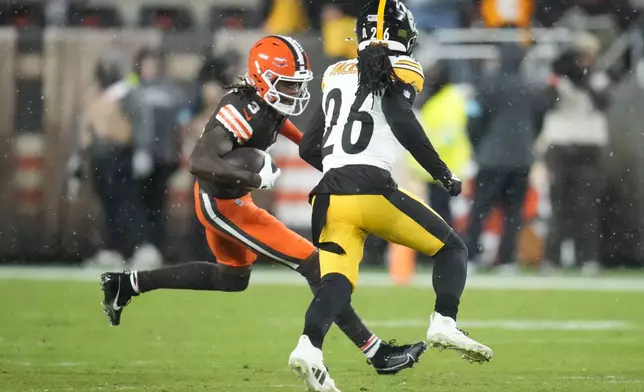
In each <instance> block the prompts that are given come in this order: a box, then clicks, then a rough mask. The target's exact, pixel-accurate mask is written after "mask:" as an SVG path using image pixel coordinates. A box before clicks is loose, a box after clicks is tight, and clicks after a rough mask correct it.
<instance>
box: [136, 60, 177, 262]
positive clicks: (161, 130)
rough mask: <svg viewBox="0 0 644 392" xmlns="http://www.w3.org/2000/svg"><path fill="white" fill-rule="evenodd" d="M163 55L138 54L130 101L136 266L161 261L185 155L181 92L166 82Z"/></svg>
mask: <svg viewBox="0 0 644 392" xmlns="http://www.w3.org/2000/svg"><path fill="white" fill-rule="evenodd" d="M164 60H165V59H164V56H163V54H162V53H161V52H160V51H158V50H156V49H151V48H144V49H142V50H141V51H140V52H139V53H138V54H137V56H136V59H135V63H134V69H135V81H136V82H135V83H136V87H135V89H134V91H133V92H132V94H130V96H129V97H128V99H127V100H126V105H127V111H128V114H129V116H130V117H131V118H132V126H133V131H134V148H135V149H134V155H133V158H132V169H133V174H134V178H135V179H136V180H137V190H138V194H139V199H140V204H141V208H143V211H144V216H145V220H144V224H143V226H142V227H141V235H142V238H143V241H144V243H143V244H142V245H141V246H139V247H138V248H137V249H136V251H135V253H134V255H133V256H132V260H131V262H132V266H133V268H152V267H157V266H160V265H161V264H162V263H163V256H162V253H161V252H162V251H163V250H164V240H165V221H166V215H165V213H166V200H167V196H168V181H169V179H170V177H171V175H172V174H173V173H174V172H175V171H176V170H177V169H178V167H179V160H180V154H181V143H182V141H181V130H180V125H179V120H180V113H181V109H182V106H183V105H184V102H185V100H184V97H183V94H182V92H181V90H180V89H179V88H178V87H177V86H175V85H174V84H172V83H171V82H170V81H169V80H167V79H166V78H165V74H164V72H165V61H164Z"/></svg>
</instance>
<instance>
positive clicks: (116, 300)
mask: <svg viewBox="0 0 644 392" xmlns="http://www.w3.org/2000/svg"><path fill="white" fill-rule="evenodd" d="M119 294H121V279H119V289H118V290H116V297H114V302H112V309H114V310H120V309H121V307H120V306H118V304H117V302H118V300H119Z"/></svg>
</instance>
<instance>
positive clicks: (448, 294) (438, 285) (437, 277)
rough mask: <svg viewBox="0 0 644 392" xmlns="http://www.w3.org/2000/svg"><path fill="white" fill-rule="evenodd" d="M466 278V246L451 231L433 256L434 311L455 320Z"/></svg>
mask: <svg viewBox="0 0 644 392" xmlns="http://www.w3.org/2000/svg"><path fill="white" fill-rule="evenodd" d="M466 279H467V247H466V246H465V243H464V242H463V240H462V239H461V238H460V237H459V236H458V235H457V234H456V233H452V234H451V235H450V236H449V238H448V239H447V241H446V242H445V246H443V248H442V249H441V250H440V251H439V252H438V253H437V254H436V255H435V256H434V271H433V276H432V283H433V285H434V291H435V292H436V304H435V306H434V310H435V311H436V312H438V313H440V314H441V315H443V316H446V317H451V318H453V319H454V320H456V315H457V314H458V305H459V303H460V300H461V295H462V294H463V289H465V280H466Z"/></svg>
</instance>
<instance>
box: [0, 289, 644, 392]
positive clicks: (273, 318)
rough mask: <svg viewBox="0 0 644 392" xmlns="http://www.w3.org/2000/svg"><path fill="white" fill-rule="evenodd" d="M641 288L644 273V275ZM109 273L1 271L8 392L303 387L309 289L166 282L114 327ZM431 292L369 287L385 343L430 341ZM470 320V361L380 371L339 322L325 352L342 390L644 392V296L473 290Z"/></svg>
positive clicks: (369, 316) (363, 303)
mask: <svg viewBox="0 0 644 392" xmlns="http://www.w3.org/2000/svg"><path fill="white" fill-rule="evenodd" d="M643 284H644V280H643ZM101 294H102V293H101V291H100V288H99V285H98V283H89V282H59V281H30V280H0V298H1V299H2V312H1V313H0V391H2V392H10V391H11V392H13V391H21V392H22V391H34V392H35V391H39V392H41V391H42V392H44V391H50V392H58V391H168V392H174V391H177V392H189V391H227V392H233V391H238V392H252V391H302V390H303V389H304V387H303V384H302V383H301V382H300V381H299V380H298V379H296V378H295V377H294V376H293V375H292V374H291V372H290V371H289V369H288V367H287V366H286V362H287V358H288V355H289V353H290V351H291V350H292V349H293V348H294V346H295V344H296V342H297V339H298V337H299V335H300V332H301V328H302V317H303V313H304V311H305V309H306V307H307V305H308V303H309V301H310V298H311V297H310V294H309V292H308V290H307V289H306V288H305V287H302V286H288V285H282V286H271V285H255V286H252V287H251V288H250V289H249V290H248V291H246V292H244V293H241V294H223V293H204V292H179V291H174V292H156V293H150V294H146V295H144V296H142V297H139V298H135V300H134V301H133V303H132V304H131V305H130V306H129V307H128V308H127V309H126V311H125V312H124V314H123V323H122V325H121V326H120V327H109V326H108V325H107V320H106V318H105V317H104V316H103V314H102V312H101V307H100V304H99V303H100V301H101ZM433 299H434V295H433V291H432V290H431V289H429V288H395V287H366V286H365V287H359V289H358V291H357V292H356V293H355V296H354V302H353V303H354V305H355V306H356V308H357V309H358V312H359V313H361V314H362V316H363V317H364V318H365V319H366V320H368V321H369V322H370V324H371V326H372V327H373V329H374V331H375V332H377V333H378V334H379V335H380V336H381V337H382V338H383V339H391V338H396V339H398V340H399V341H416V340H421V339H423V338H424V335H425V331H426V328H427V324H426V322H427V318H428V316H429V314H430V312H431V310H432V304H433ZM460 320H461V321H462V322H463V325H464V327H465V329H467V330H468V331H469V332H470V334H471V336H473V337H474V338H476V339H479V340H481V341H482V342H485V343H486V344H488V345H490V346H491V347H492V348H493V349H494V351H495V357H494V359H493V360H492V362H490V363H488V364H485V365H477V364H474V365H471V364H469V363H467V362H465V361H462V360H461V359H460V358H459V357H458V356H457V355H456V354H455V353H452V352H442V353H439V352H437V351H436V350H429V351H428V352H427V353H426V354H425V355H424V356H423V358H422V361H421V362H420V364H418V365H417V366H416V367H415V368H414V369H412V370H408V371H405V372H403V373H400V374H399V375H397V376H377V375H376V374H375V372H374V371H373V369H372V368H371V367H370V366H367V365H366V364H365V359H364V357H363V356H362V354H360V353H359V352H358V351H357V349H355V348H354V347H353V346H352V345H351V344H350V343H349V342H348V340H346V339H345V338H344V337H343V336H342V335H341V334H340V333H338V330H337V329H335V328H334V329H333V330H332V331H331V333H330V335H329V337H328V338H327V341H326V343H325V360H326V362H327V365H328V366H329V368H330V371H331V375H332V377H334V378H335V380H336V384H337V385H338V387H339V388H340V389H341V390H342V391H343V392H346V391H360V392H385V391H386V392H402V391H436V392H439V391H445V392H447V391H449V392H453V391H495V392H504V391H513V392H514V391H522V392H523V391H567V392H576V391H583V392H593V391H612V392H618V391H644V292H641V291H640V292H594V291H544V290H542V291H508V290H480V289H479V290H477V289H471V290H468V291H467V292H466V294H465V296H464V298H463V304H462V307H461V316H460Z"/></svg>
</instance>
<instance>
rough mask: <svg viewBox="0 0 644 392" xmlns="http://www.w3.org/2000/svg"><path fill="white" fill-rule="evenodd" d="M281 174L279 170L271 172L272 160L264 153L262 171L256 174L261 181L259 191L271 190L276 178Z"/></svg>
mask: <svg viewBox="0 0 644 392" xmlns="http://www.w3.org/2000/svg"><path fill="white" fill-rule="evenodd" d="M281 173H282V171H281V170H280V169H279V168H277V170H275V171H273V158H271V156H270V154H268V153H265V155H264V166H262V169H261V170H260V171H259V173H257V174H258V175H259V177H260V178H261V179H262V182H261V184H260V185H259V189H273V187H274V186H275V181H277V178H278V177H279V176H280V174H281Z"/></svg>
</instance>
